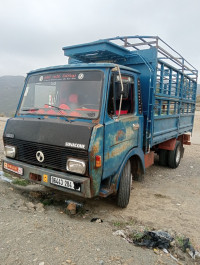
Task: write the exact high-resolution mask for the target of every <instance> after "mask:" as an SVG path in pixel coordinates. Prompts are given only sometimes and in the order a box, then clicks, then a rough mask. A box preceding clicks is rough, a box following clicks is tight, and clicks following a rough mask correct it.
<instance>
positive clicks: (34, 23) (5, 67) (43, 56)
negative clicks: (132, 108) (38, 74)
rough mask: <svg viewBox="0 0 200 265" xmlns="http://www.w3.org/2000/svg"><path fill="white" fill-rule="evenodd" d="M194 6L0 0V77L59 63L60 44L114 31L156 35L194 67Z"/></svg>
mask: <svg viewBox="0 0 200 265" xmlns="http://www.w3.org/2000/svg"><path fill="white" fill-rule="evenodd" d="M199 9H200V2H199V1H198V0H193V1H188V0H182V1H179V0H168V1H167V2H166V1H160V0H140V1H134V0H124V1H121V0H95V1H94V0H82V1H81V0H73V1H71V0H70V1H69V0H48V1H47V0H42V1H41V0H40V1H39V0H29V1H24V0H16V1H14V0H6V1H5V0H1V9H0V24H1V25H2V26H1V28H0V36H1V42H0V58H1V59H0V76H1V75H5V74H15V75H18V74H19V75H21V74H25V73H26V72H28V71H29V70H31V69H35V68H39V67H44V66H49V65H54V64H55V65H56V64H64V63H65V62H66V58H64V56H63V51H62V47H63V46H67V45H72V44H79V43H84V42H90V41H94V40H98V39H102V38H108V37H115V36H120V35H122V36H124V35H159V36H160V37H161V38H163V39H164V40H165V41H166V42H167V43H169V44H170V45H171V46H173V47H174V48H175V49H176V50H178V51H179V52H180V53H181V54H182V55H183V56H184V57H186V59H188V61H190V62H191V63H192V64H193V65H195V66H196V67H198V68H199V66H200V58H199V55H198V54H199V52H198V49H199V44H200V37H199V36H198V35H199V34H197V29H198V28H199V26H200V25H199V24H200V20H199V14H198V11H199ZM191 47H192V48H191Z"/></svg>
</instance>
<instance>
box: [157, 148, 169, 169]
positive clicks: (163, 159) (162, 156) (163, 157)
mask: <svg viewBox="0 0 200 265" xmlns="http://www.w3.org/2000/svg"><path fill="white" fill-rule="evenodd" d="M159 165H161V166H168V150H164V149H160V150H159Z"/></svg>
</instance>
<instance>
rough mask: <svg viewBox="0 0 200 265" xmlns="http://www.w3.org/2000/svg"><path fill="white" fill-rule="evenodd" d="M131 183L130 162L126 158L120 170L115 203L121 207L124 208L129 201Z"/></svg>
mask: <svg viewBox="0 0 200 265" xmlns="http://www.w3.org/2000/svg"><path fill="white" fill-rule="evenodd" d="M131 184H132V177H131V162H130V160H128V161H127V163H126V165H125V166H124V169H123V171H122V175H121V179H120V184H119V189H118V192H117V205H118V206H119V207H121V208H126V207H127V205H128V203H129V198H130V192H131Z"/></svg>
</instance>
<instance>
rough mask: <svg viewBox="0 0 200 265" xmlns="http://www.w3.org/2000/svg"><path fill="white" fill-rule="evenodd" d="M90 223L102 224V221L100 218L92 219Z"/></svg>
mask: <svg viewBox="0 0 200 265" xmlns="http://www.w3.org/2000/svg"><path fill="white" fill-rule="evenodd" d="M90 222H96V223H103V220H102V219H100V218H92V219H91V221H90Z"/></svg>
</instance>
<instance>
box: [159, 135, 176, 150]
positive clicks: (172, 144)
mask: <svg viewBox="0 0 200 265" xmlns="http://www.w3.org/2000/svg"><path fill="white" fill-rule="evenodd" d="M175 145H176V139H175V138H174V139H170V140H168V141H166V142H163V143H160V144H159V146H158V148H159V149H164V150H170V151H173V150H174V148H175Z"/></svg>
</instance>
